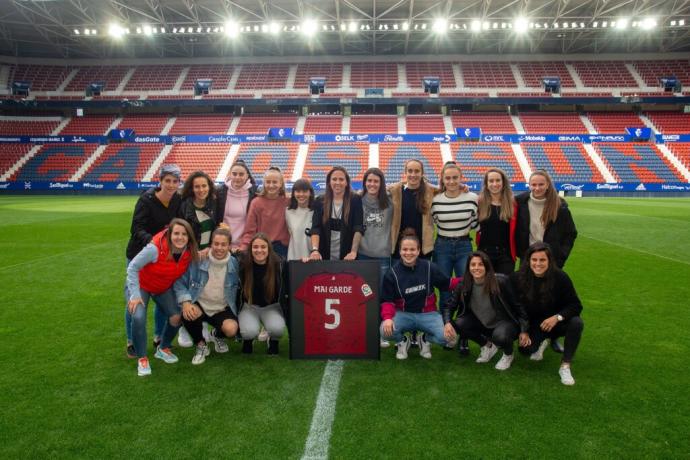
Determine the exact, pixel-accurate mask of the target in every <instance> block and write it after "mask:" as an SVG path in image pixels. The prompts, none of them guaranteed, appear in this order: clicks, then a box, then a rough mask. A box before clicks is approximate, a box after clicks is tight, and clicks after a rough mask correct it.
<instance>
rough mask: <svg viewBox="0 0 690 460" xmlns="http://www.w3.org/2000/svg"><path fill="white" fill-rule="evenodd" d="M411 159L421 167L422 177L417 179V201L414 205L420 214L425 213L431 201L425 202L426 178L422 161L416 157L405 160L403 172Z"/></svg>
mask: <svg viewBox="0 0 690 460" xmlns="http://www.w3.org/2000/svg"><path fill="white" fill-rule="evenodd" d="M412 161H414V162H417V163H419V167H420V168H421V169H422V178H421V180H420V181H419V188H418V189H417V201H416V203H415V204H416V206H415V207H416V208H417V211H419V212H420V213H421V214H426V213H427V211H428V210H429V207H430V206H431V203H427V202H426V188H427V183H426V178H425V177H424V163H422V162H421V161H420V160H418V159H417V158H410V159H409V160H407V161H406V162H405V164H404V166H403V169H404V170H405V173H407V165H408V164H409V163H410V162H412Z"/></svg>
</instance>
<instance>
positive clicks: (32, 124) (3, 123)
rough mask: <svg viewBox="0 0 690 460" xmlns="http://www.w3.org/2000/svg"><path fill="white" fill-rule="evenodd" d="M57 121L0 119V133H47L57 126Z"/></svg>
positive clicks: (9, 134)
mask: <svg viewBox="0 0 690 460" xmlns="http://www.w3.org/2000/svg"><path fill="white" fill-rule="evenodd" d="M58 124H60V122H59V121H52V120H51V121H42V120H38V121H32V120H17V121H11V120H0V134H2V135H3V136H21V135H24V136H29V135H30V136H36V135H47V134H50V133H51V132H53V130H54V129H55V128H57V126H58Z"/></svg>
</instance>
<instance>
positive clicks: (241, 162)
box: [228, 158, 256, 187]
mask: <svg viewBox="0 0 690 460" xmlns="http://www.w3.org/2000/svg"><path fill="white" fill-rule="evenodd" d="M235 166H239V167H241V168H244V170H245V171H247V180H248V181H249V183H251V184H252V186H253V187H256V181H255V180H254V176H252V172H251V171H250V170H249V166H247V163H245V162H244V160H243V159H241V158H238V159H237V160H235V161H234V162H233V164H232V165H230V169H229V170H228V171H232V168H234V167H235Z"/></svg>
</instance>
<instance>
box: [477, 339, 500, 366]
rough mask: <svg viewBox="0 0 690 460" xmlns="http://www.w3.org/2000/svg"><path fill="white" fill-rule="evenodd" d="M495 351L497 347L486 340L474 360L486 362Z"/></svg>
mask: <svg viewBox="0 0 690 460" xmlns="http://www.w3.org/2000/svg"><path fill="white" fill-rule="evenodd" d="M496 353H498V347H497V346H495V345H494V344H493V343H491V342H487V344H486V345H484V346H483V347H482V348H481V349H480V350H479V358H477V360H476V361H475V362H476V363H480V364H481V363H488V362H489V361H491V358H493V357H494V355H495V354H496Z"/></svg>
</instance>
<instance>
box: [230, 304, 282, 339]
mask: <svg viewBox="0 0 690 460" xmlns="http://www.w3.org/2000/svg"><path fill="white" fill-rule="evenodd" d="M238 318H239V320H240V334H241V335H242V339H243V340H253V339H255V338H256V336H258V335H259V329H260V326H261V323H263V325H264V328H265V329H266V332H268V335H270V336H271V339H279V338H281V337H282V336H283V331H284V330H285V317H283V310H282V309H281V308H280V304H278V303H273V304H271V305H266V306H265V307H257V306H256V305H249V304H247V303H245V304H244V305H243V306H242V310H241V311H240V314H239V317H238Z"/></svg>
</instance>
